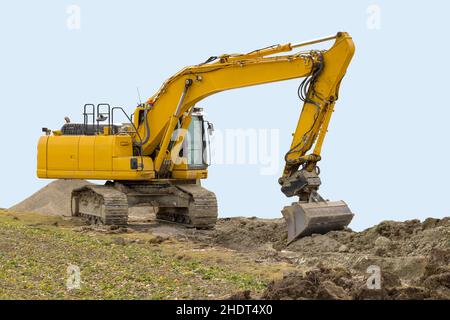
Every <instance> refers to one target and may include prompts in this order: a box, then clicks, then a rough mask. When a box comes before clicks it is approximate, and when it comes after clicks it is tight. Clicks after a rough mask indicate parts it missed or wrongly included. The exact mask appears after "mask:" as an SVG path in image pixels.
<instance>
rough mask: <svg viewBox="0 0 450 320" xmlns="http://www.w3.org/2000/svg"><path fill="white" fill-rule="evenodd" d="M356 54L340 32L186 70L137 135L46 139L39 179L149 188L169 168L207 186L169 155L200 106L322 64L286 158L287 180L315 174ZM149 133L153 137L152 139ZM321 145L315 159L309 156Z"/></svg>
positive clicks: (153, 104)
mask: <svg viewBox="0 0 450 320" xmlns="http://www.w3.org/2000/svg"><path fill="white" fill-rule="evenodd" d="M329 40H335V42H334V44H333V45H332V46H331V47H330V49H328V50H323V51H315V50H311V51H304V52H297V53H293V54H286V55H277V54H280V53H286V52H290V51H292V50H293V49H295V48H299V47H304V46H306V45H311V44H315V43H318V42H322V41H329ZM354 50H355V48H354V44H353V41H352V39H351V37H350V36H349V35H348V34H347V33H345V32H340V33H338V34H337V35H336V36H333V37H327V38H323V39H319V40H313V41H309V42H306V43H301V44H290V43H288V44H284V45H276V46H271V47H268V48H264V49H260V50H255V51H252V52H250V53H247V54H233V55H222V56H220V57H219V58H218V59H216V61H210V62H208V63H203V64H199V65H195V66H190V67H187V68H184V69H183V70H181V71H180V72H178V73H177V74H175V75H174V76H172V77H171V78H169V79H168V80H167V81H166V82H165V83H164V84H163V85H162V87H161V89H160V90H159V91H158V92H157V93H156V94H155V95H153V96H152V97H151V98H150V99H148V100H147V101H146V103H145V104H143V105H141V106H139V107H138V108H136V110H135V113H134V120H133V121H134V124H135V126H136V127H137V130H138V134H136V133H131V132H130V133H129V134H123V135H109V133H110V132H109V129H105V130H104V132H103V134H99V135H96V136H65V135H61V132H60V131H54V132H53V135H52V136H45V137H42V138H41V139H40V141H39V146H38V167H37V172H38V176H39V177H42V178H78V179H109V180H110V179H112V180H145V179H153V178H155V177H158V176H159V177H162V176H164V175H165V174H166V173H162V172H161V171H160V170H162V168H165V170H167V168H169V169H168V170H169V172H168V173H169V176H171V177H172V178H175V179H200V178H206V176H207V172H206V170H204V169H201V170H194V169H190V168H189V167H188V166H183V165H179V164H174V163H173V160H174V159H172V155H171V152H170V151H173V150H178V149H179V147H180V146H181V144H182V142H183V139H184V134H183V133H180V134H178V136H177V138H176V142H175V143H171V139H172V136H173V133H174V130H175V128H176V127H177V126H178V125H179V124H181V128H184V129H187V127H188V126H189V123H190V119H191V112H192V108H193V107H194V105H195V104H196V103H197V102H199V101H200V100H202V99H204V98H206V97H208V96H210V95H212V94H215V93H218V92H221V91H225V90H230V89H235V88H241V87H246V86H254V85H259V84H265V83H271V82H276V81H283V80H289V79H295V78H301V77H306V76H309V75H311V74H312V72H314V71H315V70H316V69H317V66H318V65H319V64H320V63H321V62H323V70H322V71H321V73H320V74H319V75H318V77H317V78H316V79H315V81H314V82H313V83H312V85H311V88H310V90H309V91H308V97H307V98H308V99H307V102H305V103H304V105H303V109H302V112H301V115H300V118H299V120H298V123H297V127H296V130H295V132H294V134H293V140H292V144H291V150H290V152H288V154H287V155H286V166H285V169H284V172H283V176H288V175H289V174H291V173H292V172H293V171H295V170H296V169H297V168H298V166H299V164H301V163H304V162H310V163H312V164H313V166H311V167H314V164H315V162H316V161H318V160H320V151H321V148H322V145H323V141H324V138H325V135H326V132H327V127H328V124H329V121H330V118H331V114H332V112H333V106H334V103H335V101H336V100H337V98H338V91H339V85H340V82H341V80H342V78H343V76H344V75H345V72H346V70H347V67H348V65H349V63H350V61H351V59H352V56H353V53H354ZM187 83H189V85H187ZM144 110H146V111H148V112H147V116H146V118H144V119H143V117H142V116H141V114H140V113H141V112H143V111H144ZM255 112H260V110H256V111H255ZM266 112H267V111H266ZM268 112H270V110H268ZM147 126H148V127H149V128H150V132H147V129H146V127H147ZM138 135H139V136H140V137H141V138H142V140H143V141H144V142H145V143H144V144H143V145H142V151H143V155H142V159H141V157H140V156H134V155H133V145H134V144H138V143H139V142H140V141H141V140H140V139H138ZM147 135H148V136H147ZM146 138H148V139H146ZM314 143H316V145H315V148H314V151H313V154H310V155H307V154H306V153H307V152H308V151H309V150H310V149H311V148H312V147H313V145H314ZM177 148H178V149H177ZM175 153H176V152H175ZM132 158H137V159H138V161H139V163H140V162H141V161H143V164H144V168H143V169H131V168H130V161H131V159H132ZM175 158H176V157H175ZM166 164H169V167H167V165H166Z"/></svg>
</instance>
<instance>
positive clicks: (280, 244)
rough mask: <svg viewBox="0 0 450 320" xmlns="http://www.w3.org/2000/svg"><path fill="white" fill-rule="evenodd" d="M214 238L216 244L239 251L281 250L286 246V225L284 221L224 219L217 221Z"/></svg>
mask: <svg viewBox="0 0 450 320" xmlns="http://www.w3.org/2000/svg"><path fill="white" fill-rule="evenodd" d="M212 238H213V242H214V243H215V244H218V245H222V246H225V247H228V248H230V249H235V250H239V251H252V250H255V249H261V247H268V248H273V249H276V250H280V249H282V248H284V247H285V246H286V240H287V233H286V223H285V222H284V220H283V219H259V218H255V217H253V218H241V217H238V218H223V219H219V220H218V221H217V224H216V227H215V230H214V233H213V235H212Z"/></svg>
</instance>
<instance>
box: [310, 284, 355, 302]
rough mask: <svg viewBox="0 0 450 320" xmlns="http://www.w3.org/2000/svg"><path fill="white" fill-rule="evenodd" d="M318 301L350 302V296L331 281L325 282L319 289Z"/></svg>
mask: <svg viewBox="0 0 450 320" xmlns="http://www.w3.org/2000/svg"><path fill="white" fill-rule="evenodd" d="M316 298H317V299H321V300H349V299H350V298H351V297H350V295H348V294H347V292H345V290H344V289H343V288H341V287H339V286H337V285H336V284H335V283H333V282H331V281H324V282H322V283H321V284H320V285H319V288H318V289H317V297H316Z"/></svg>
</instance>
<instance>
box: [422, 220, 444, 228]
mask: <svg viewBox="0 0 450 320" xmlns="http://www.w3.org/2000/svg"><path fill="white" fill-rule="evenodd" d="M439 221H440V219H436V218H427V219H425V221H424V222H423V223H422V230H427V229H431V228H434V227H436V225H437V224H438V223H439Z"/></svg>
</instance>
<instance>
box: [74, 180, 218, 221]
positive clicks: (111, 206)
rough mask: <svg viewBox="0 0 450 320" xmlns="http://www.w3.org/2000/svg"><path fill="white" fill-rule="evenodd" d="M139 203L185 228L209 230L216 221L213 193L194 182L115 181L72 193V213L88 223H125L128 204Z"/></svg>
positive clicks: (83, 188) (215, 205)
mask: <svg viewBox="0 0 450 320" xmlns="http://www.w3.org/2000/svg"><path fill="white" fill-rule="evenodd" d="M141 204H147V205H150V206H152V207H154V208H157V213H156V218H157V219H158V220H160V221H165V222H170V223H175V224H179V225H183V226H186V227H192V228H199V229H209V228H213V227H214V225H215V224H216V221H217V200H216V196H215V194H214V193H213V192H211V191H208V190H207V189H205V188H203V187H201V186H200V185H198V184H195V183H184V184H179V183H175V182H172V181H169V180H168V181H164V182H158V183H151V182H148V183H143V182H123V181H121V182H118V181H116V182H114V183H107V185H104V186H92V185H87V186H85V187H82V188H80V189H76V190H74V191H73V192H72V215H73V216H81V217H85V218H86V219H87V220H88V221H89V222H91V223H99V224H105V225H126V224H127V221H128V208H129V206H135V205H141Z"/></svg>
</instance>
